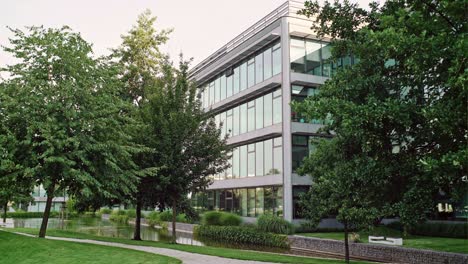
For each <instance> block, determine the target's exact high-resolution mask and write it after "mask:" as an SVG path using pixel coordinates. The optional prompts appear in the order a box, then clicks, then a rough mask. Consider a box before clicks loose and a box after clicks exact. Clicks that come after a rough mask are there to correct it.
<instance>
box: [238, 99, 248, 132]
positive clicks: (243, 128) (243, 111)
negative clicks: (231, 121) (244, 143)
mask: <svg viewBox="0 0 468 264" xmlns="http://www.w3.org/2000/svg"><path fill="white" fill-rule="evenodd" d="M245 132H247V104H243V105H241V106H240V133H239V134H243V133H245Z"/></svg>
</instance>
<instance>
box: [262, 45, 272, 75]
mask: <svg viewBox="0 0 468 264" xmlns="http://www.w3.org/2000/svg"><path fill="white" fill-rule="evenodd" d="M271 75H272V65H271V48H268V49H266V50H265V51H264V52H263V78H264V79H265V80H266V79H268V78H270V77H271Z"/></svg>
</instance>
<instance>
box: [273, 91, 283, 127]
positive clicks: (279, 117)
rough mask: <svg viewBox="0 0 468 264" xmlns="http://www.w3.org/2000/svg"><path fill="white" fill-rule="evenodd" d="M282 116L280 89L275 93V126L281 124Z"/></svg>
mask: <svg viewBox="0 0 468 264" xmlns="http://www.w3.org/2000/svg"><path fill="white" fill-rule="evenodd" d="M282 114H283V113H282V110H281V89H278V90H276V91H275V92H274V93H273V124H277V123H281V121H282V119H283V118H282Z"/></svg>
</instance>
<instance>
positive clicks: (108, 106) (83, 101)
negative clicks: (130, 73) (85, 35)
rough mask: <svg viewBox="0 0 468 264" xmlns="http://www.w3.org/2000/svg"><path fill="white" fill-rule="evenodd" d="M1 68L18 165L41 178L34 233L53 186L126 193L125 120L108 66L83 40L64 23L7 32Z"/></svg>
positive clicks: (129, 165) (131, 180)
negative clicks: (19, 131)
mask: <svg viewBox="0 0 468 264" xmlns="http://www.w3.org/2000/svg"><path fill="white" fill-rule="evenodd" d="M12 33H13V34H14V37H13V38H11V39H10V42H11V45H12V46H11V47H6V48H5V51H7V52H10V53H11V54H12V55H13V56H14V57H15V58H16V59H18V63H16V64H14V65H11V66H8V67H7V68H6V69H5V70H6V71H8V72H9V74H10V76H11V79H10V80H8V85H11V86H13V87H14V88H15V89H11V90H10V92H11V94H10V97H11V98H15V100H16V104H17V105H19V106H21V108H22V109H23V110H24V116H23V118H24V120H26V131H27V134H26V136H25V142H27V143H28V148H29V151H28V152H27V154H28V156H27V162H25V163H24V166H26V167H25V168H26V169H28V170H31V171H32V174H33V175H34V177H33V178H34V183H35V184H42V185H43V186H44V189H45V190H46V192H47V202H46V208H45V212H44V217H43V221H42V225H41V229H40V232H39V237H44V236H45V233H46V228H47V222H48V218H49V213H50V209H51V205H52V199H53V198H54V196H55V194H56V193H57V192H63V191H66V192H67V193H68V194H70V195H74V194H78V193H80V194H82V195H90V196H91V195H92V194H93V193H96V192H100V193H101V194H102V195H104V196H106V197H113V196H115V192H116V191H117V190H119V191H120V192H121V193H130V192H132V191H134V188H135V181H136V180H137V178H136V176H135V166H134V164H133V162H132V159H131V157H132V155H133V152H134V151H136V149H135V148H133V147H132V144H130V143H129V142H130V138H129V136H128V135H126V134H125V133H124V131H125V129H123V128H125V127H126V126H127V125H128V124H129V123H130V121H131V119H130V118H129V114H127V113H128V112H129V111H130V110H129V107H128V105H127V104H125V103H124V101H122V100H121V99H120V97H119V96H120V94H121V90H120V89H121V87H120V81H119V80H118V79H117V78H116V76H117V71H116V69H115V67H113V66H112V64H109V63H107V62H106V61H104V60H99V59H95V58H93V57H92V49H91V45H90V44H88V43H87V42H86V41H85V40H83V39H82V38H81V36H80V35H79V34H77V33H74V32H72V31H71V30H70V28H68V27H63V28H61V29H45V28H43V27H29V28H27V31H26V32H23V31H21V30H18V29H15V30H12Z"/></svg>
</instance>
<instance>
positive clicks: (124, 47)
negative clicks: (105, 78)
mask: <svg viewBox="0 0 468 264" xmlns="http://www.w3.org/2000/svg"><path fill="white" fill-rule="evenodd" d="M155 23H156V17H154V16H152V14H151V12H150V11H149V10H146V11H145V12H144V13H142V14H141V15H139V16H138V20H137V24H136V25H135V26H133V27H132V29H131V30H130V31H129V32H128V33H127V34H126V35H122V44H121V45H120V46H119V47H118V48H117V49H115V50H114V51H113V54H112V56H113V57H114V58H116V59H117V60H118V63H119V65H120V67H121V76H122V77H121V81H122V82H123V84H124V87H125V90H124V92H123V94H122V95H123V98H124V99H126V100H128V101H130V102H131V103H132V104H133V106H134V111H133V112H134V119H135V120H136V123H135V125H134V126H133V127H132V128H131V129H130V131H129V133H130V134H132V135H133V140H134V142H135V143H136V144H138V145H139V146H141V151H140V152H139V153H138V154H136V155H134V157H133V159H134V161H135V163H136V164H137V165H138V167H139V168H140V171H139V174H138V176H139V184H138V188H137V191H136V192H135V193H134V194H133V201H134V203H135V205H136V219H135V232H134V236H133V239H134V240H141V235H140V228H141V210H142V207H143V206H147V207H153V208H154V207H155V206H157V205H158V204H159V201H160V196H161V195H162V194H163V190H161V189H160V187H159V185H158V180H157V171H158V168H157V166H156V163H155V161H154V160H152V158H151V154H152V152H154V151H155V150H154V146H153V145H152V141H151V137H152V136H153V135H151V131H149V129H150V128H149V126H148V124H146V123H145V122H144V121H143V119H142V113H141V111H142V110H141V108H142V104H144V103H145V102H147V101H148V98H147V94H146V93H147V90H148V89H149V87H152V86H154V85H155V83H156V80H157V78H158V76H160V75H161V64H162V61H163V60H164V58H165V55H164V54H163V53H162V52H161V51H160V46H161V45H163V44H164V43H166V41H167V40H168V36H169V34H170V33H171V31H172V30H161V31H157V30H156V29H155Z"/></svg>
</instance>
